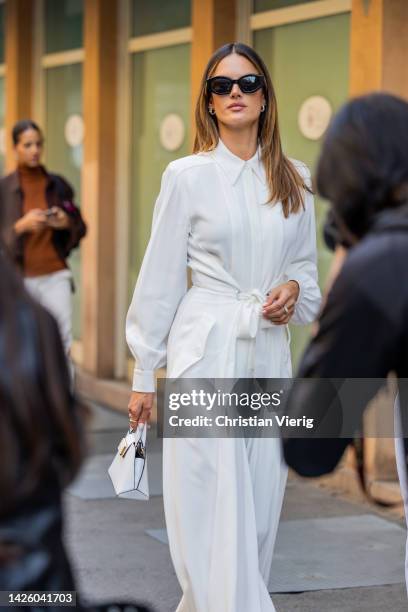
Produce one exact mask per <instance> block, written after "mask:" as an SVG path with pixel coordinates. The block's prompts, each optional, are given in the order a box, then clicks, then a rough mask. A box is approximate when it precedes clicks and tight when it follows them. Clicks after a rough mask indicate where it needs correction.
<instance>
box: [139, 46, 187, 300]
mask: <svg viewBox="0 0 408 612" xmlns="http://www.w3.org/2000/svg"><path fill="white" fill-rule="evenodd" d="M132 72H133V79H132V104H133V120H132V154H131V177H132V183H131V224H130V239H129V244H130V262H129V263H130V266H129V267H130V274H129V298H130V297H131V295H132V292H133V289H134V286H135V283H136V279H137V276H138V273H139V269H140V265H141V262H142V259H143V255H144V252H145V250H146V246H147V242H148V239H149V236H150V230H151V223H152V214H153V206H154V203H155V201H156V198H157V195H158V193H159V190H160V180H161V175H162V173H163V170H164V168H165V167H166V166H167V164H169V163H170V162H171V161H172V160H173V159H176V158H178V157H183V156H184V155H188V154H189V153H190V152H191V151H190V146H189V134H188V128H189V113H190V45H177V46H174V47H168V48H164V49H154V50H152V51H145V52H143V53H137V54H135V55H134V56H133V67H132ZM170 113H175V114H177V115H179V117H181V119H182V120H183V123H184V125H185V136H184V140H183V143H182V145H181V146H180V148H179V149H178V150H176V151H168V150H166V149H165V148H164V147H163V146H162V144H161V142H160V134H159V131H160V124H161V122H162V121H163V119H164V118H165V117H166V116H167V115H168V114H170Z"/></svg>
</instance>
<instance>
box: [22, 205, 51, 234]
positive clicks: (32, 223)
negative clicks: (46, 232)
mask: <svg viewBox="0 0 408 612" xmlns="http://www.w3.org/2000/svg"><path fill="white" fill-rule="evenodd" d="M46 225H47V217H46V216H45V211H44V210H41V209H40V208H33V209H32V210H30V211H29V212H28V213H26V214H25V215H24V216H23V217H21V219H19V220H18V221H16V223H15V224H14V230H15V232H16V234H17V236H21V234H25V233H27V232H38V231H40V230H42V229H43V228H44V227H45V226H46Z"/></svg>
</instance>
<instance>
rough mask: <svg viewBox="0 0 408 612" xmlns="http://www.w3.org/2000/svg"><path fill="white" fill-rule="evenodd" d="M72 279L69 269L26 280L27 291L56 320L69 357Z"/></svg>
mask: <svg viewBox="0 0 408 612" xmlns="http://www.w3.org/2000/svg"><path fill="white" fill-rule="evenodd" d="M71 278H72V273H71V271H70V270H68V269H67V270H60V271H58V272H53V273H52V274H44V276H34V277H27V278H25V279H24V284H25V287H26V289H27V291H28V292H29V293H30V294H31V296H32V297H33V298H34V299H35V300H37V302H39V303H40V304H41V305H42V306H44V308H46V309H47V310H48V311H49V312H50V313H51V314H52V315H53V317H54V318H55V319H56V321H57V323H58V327H59V330H60V334H61V337H62V342H63V345H64V349H65V352H66V354H67V355H69V352H70V349H71V344H72V296H71Z"/></svg>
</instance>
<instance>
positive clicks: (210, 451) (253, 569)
mask: <svg viewBox="0 0 408 612" xmlns="http://www.w3.org/2000/svg"><path fill="white" fill-rule="evenodd" d="M286 479H287V467H286V465H285V463H284V460H283V454H282V448H281V442H280V440H279V439H275V438H249V439H243V438H235V439H231V438H229V439H228V438H218V439H214V438H210V439H203V438H197V439H196V438H189V439H186V438H184V439H183V438H177V439H170V438H165V439H164V440H163V500H164V510H165V516H166V526H167V532H168V537H169V544H170V553H171V557H172V560H173V564H174V568H175V571H176V574H177V577H178V580H179V583H180V586H181V589H182V591H183V596H182V599H181V602H180V604H179V606H178V608H177V612H274V610H275V607H274V605H273V603H272V600H271V598H270V595H269V593H268V589H267V585H268V581H269V575H270V570H271V564H272V555H273V549H274V544H275V539H276V532H277V528H278V523H279V517H280V512H281V507H282V501H283V496H284V490H285V485H286Z"/></svg>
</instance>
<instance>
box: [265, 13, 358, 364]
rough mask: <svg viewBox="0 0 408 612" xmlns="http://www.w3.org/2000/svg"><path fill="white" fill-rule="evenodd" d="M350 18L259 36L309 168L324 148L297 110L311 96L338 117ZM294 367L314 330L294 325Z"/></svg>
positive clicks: (293, 151) (283, 117) (320, 206)
mask: <svg viewBox="0 0 408 612" xmlns="http://www.w3.org/2000/svg"><path fill="white" fill-rule="evenodd" d="M349 33H350V17H349V15H348V14H342V15H336V16H333V17H326V18H322V19H315V20H312V21H306V22H302V23H295V24H290V25H286V26H280V27H276V28H271V29H267V30H260V31H258V32H256V33H255V36H254V46H255V48H256V50H257V51H258V52H259V53H260V55H261V56H262V58H263V59H264V60H265V62H266V64H267V66H268V68H269V71H270V73H271V77H272V81H273V84H274V87H275V91H276V96H277V100H278V112H279V126H280V131H281V138H282V143H283V148H284V151H285V153H286V154H287V155H288V156H289V157H293V158H295V159H299V160H301V161H303V162H305V163H306V164H308V166H309V167H310V168H311V170H312V173H313V170H314V168H315V165H316V161H317V158H318V154H319V151H320V147H321V139H320V140H317V141H313V140H309V139H307V138H306V137H304V136H303V135H302V134H301V132H300V130H299V127H298V113H299V109H300V107H301V105H302V103H303V102H304V100H306V99H307V98H308V97H309V96H314V95H321V96H324V97H325V98H327V99H328V100H329V102H330V104H331V106H332V109H333V111H334V112H335V111H336V110H337V109H338V108H339V107H340V106H341V105H342V104H343V103H344V102H345V101H346V99H347V95H348V75H349ZM326 212H327V203H326V202H324V201H323V200H321V199H320V198H318V197H316V217H317V236H318V259H319V280H320V286H321V287H322V288H323V287H324V285H325V282H326V279H327V273H328V270H329V268H330V263H331V257H332V255H331V253H330V252H329V251H328V250H327V248H326V247H325V245H324V244H323V239H322V227H323V222H324V219H325V216H326ZM291 330H292V338H293V342H292V351H293V360H294V364H295V366H296V364H297V362H298V359H299V356H300V354H301V352H302V351H303V348H304V346H305V343H306V341H307V339H308V337H309V334H310V329H309V328H305V327H297V326H292V328H291Z"/></svg>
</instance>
